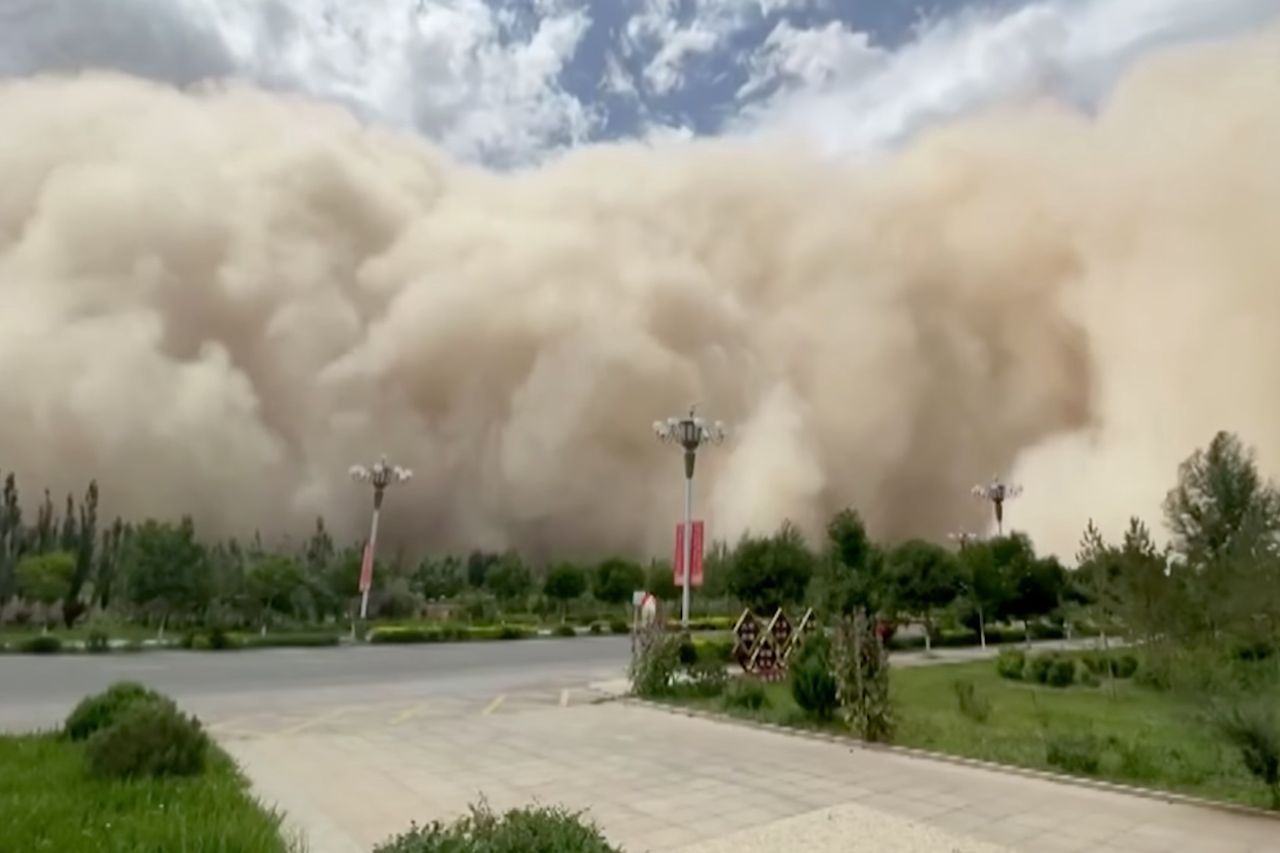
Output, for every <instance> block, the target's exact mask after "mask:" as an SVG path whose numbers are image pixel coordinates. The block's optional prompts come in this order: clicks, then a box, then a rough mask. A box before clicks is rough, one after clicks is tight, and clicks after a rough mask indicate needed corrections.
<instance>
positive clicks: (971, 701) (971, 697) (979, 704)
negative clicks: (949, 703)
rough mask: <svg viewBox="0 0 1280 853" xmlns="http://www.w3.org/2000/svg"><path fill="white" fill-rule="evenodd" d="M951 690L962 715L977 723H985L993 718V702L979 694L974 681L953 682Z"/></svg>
mask: <svg viewBox="0 0 1280 853" xmlns="http://www.w3.org/2000/svg"><path fill="white" fill-rule="evenodd" d="M951 689H952V690H953V691H955V694H956V707H957V708H959V709H960V713H961V714H963V715H964V716H966V717H968V718H969V719H970V720H973V721H974V722H975V723H985V722H986V721H987V720H988V719H990V718H991V700H989V699H987V697H985V696H983V695H981V694H980V693H978V689H977V688H976V687H974V686H973V682H972V681H964V680H959V681H953V682H952V683H951Z"/></svg>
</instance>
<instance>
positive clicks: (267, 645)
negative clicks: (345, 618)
mask: <svg viewBox="0 0 1280 853" xmlns="http://www.w3.org/2000/svg"><path fill="white" fill-rule="evenodd" d="M375 630H376V629H375ZM427 633H428V635H429V636H430V637H432V638H433V639H435V640H439V639H443V635H442V634H441V632H440V631H439V630H433V631H428V632H427ZM209 636H210V641H211V642H213V643H214V644H215V645H214V648H220V647H219V646H217V645H216V642H217V640H216V636H217V635H216V634H210V635H209ZM223 637H225V638H226V640H225V642H226V643H227V645H225V646H221V648H236V647H237V646H238V645H239V643H237V641H236V639H235V638H234V637H232V636H231V635H230V634H223ZM370 642H374V641H373V640H372V639H370ZM341 643H342V637H341V636H340V635H339V634H332V633H303V634H268V635H267V636H265V637H262V636H258V637H250V638H248V639H247V640H245V645H248V646H251V647H253V648H260V649H288V648H299V649H310V648H326V647H329V646H337V645H341Z"/></svg>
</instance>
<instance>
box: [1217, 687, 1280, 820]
mask: <svg viewBox="0 0 1280 853" xmlns="http://www.w3.org/2000/svg"><path fill="white" fill-rule="evenodd" d="M1214 723H1215V724H1216V726H1217V729H1218V731H1219V732H1220V733H1221V734H1222V736H1223V737H1224V738H1226V740H1227V742H1228V743H1230V744H1231V745H1232V746H1234V747H1235V748H1236V749H1237V750H1238V751H1239V753H1240V759H1241V761H1243V763H1244V766H1245V769H1247V770H1248V771H1249V772H1250V773H1252V774H1253V775H1254V776H1256V777H1257V779H1258V781H1259V782H1261V783H1262V784H1264V785H1266V786H1267V789H1268V790H1269V791H1270V792H1271V807H1272V808H1273V809H1277V810H1280V716H1278V715H1277V713H1276V709H1275V707H1274V706H1273V705H1271V704H1270V703H1265V702H1255V703H1251V704H1242V705H1236V706H1234V707H1230V708H1227V709H1225V710H1219V711H1218V712H1217V714H1216V716H1215V718H1214Z"/></svg>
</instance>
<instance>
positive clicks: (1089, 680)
mask: <svg viewBox="0 0 1280 853" xmlns="http://www.w3.org/2000/svg"><path fill="white" fill-rule="evenodd" d="M1080 683H1081V684H1082V685H1083V686H1085V687H1101V686H1102V679H1100V678H1099V677H1098V676H1097V674H1096V673H1094V671H1093V670H1091V669H1087V668H1086V669H1084V670H1083V671H1081V673H1080Z"/></svg>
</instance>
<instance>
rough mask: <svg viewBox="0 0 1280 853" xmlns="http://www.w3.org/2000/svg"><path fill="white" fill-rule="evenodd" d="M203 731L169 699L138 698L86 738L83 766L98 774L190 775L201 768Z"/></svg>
mask: <svg viewBox="0 0 1280 853" xmlns="http://www.w3.org/2000/svg"><path fill="white" fill-rule="evenodd" d="M208 752H209V737H208V735H206V734H205V733H204V730H203V729H202V728H201V727H200V722H199V721H198V720H197V719H196V718H195V717H188V716H187V715H185V714H183V713H181V712H180V711H179V710H178V709H177V708H176V707H175V706H174V705H173V703H172V702H167V701H165V702H154V701H144V702H138V703H135V704H134V705H132V706H131V707H129V708H128V709H127V710H126V711H125V712H124V713H123V714H121V715H120V717H119V719H117V720H116V721H115V722H114V723H112V724H111V725H109V726H107V727H106V728H104V729H100V730H98V731H97V732H95V733H94V735H93V736H92V737H90V738H89V741H88V743H87V744H86V747H85V756H86V757H87V758H88V761H89V772H90V773H92V774H93V775H94V776H97V777H100V778H110V779H136V778H140V777H145V776H195V775H198V774H199V773H200V772H202V771H203V770H204V767H205V761H206V758H207V757H208Z"/></svg>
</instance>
